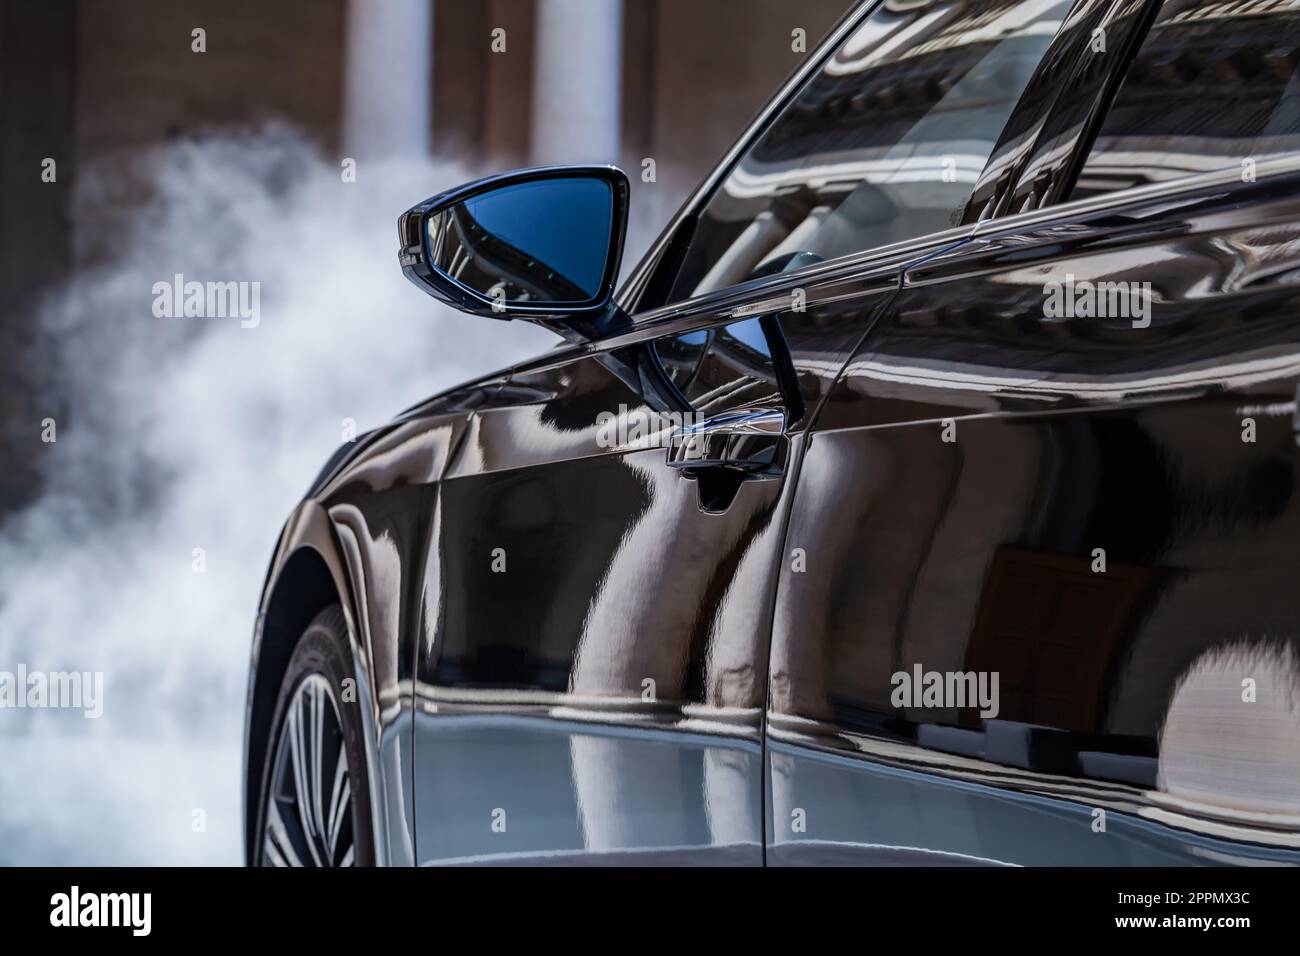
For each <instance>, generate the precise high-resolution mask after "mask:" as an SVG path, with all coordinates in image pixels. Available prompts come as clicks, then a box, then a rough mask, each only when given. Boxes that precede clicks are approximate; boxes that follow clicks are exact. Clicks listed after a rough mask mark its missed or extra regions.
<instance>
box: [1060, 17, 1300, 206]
mask: <svg viewBox="0 0 1300 956" xmlns="http://www.w3.org/2000/svg"><path fill="white" fill-rule="evenodd" d="M1298 66H1300V0H1268V2H1261V0H1254V2H1247V3H1243V2H1241V0H1233V2H1227V0H1220V2H1205V0H1166V2H1165V3H1164V4H1163V5H1162V6H1161V8H1160V11H1159V13H1158V14H1157V17H1156V20H1155V22H1154V24H1153V25H1152V27H1151V30H1150V32H1149V33H1148V35H1147V38H1146V40H1145V41H1144V42H1143V44H1142V47H1141V49H1140V50H1139V51H1138V54H1137V56H1136V57H1135V58H1134V60H1133V63H1132V65H1131V66H1130V67H1129V69H1128V71H1127V73H1126V75H1125V77H1124V81H1123V83H1122V84H1121V86H1120V88H1119V91H1118V92H1117V93H1116V95H1115V99H1114V102H1113V104H1112V106H1111V108H1110V110H1109V112H1108V113H1107V114H1106V117H1105V119H1104V120H1103V121H1102V125H1101V129H1100V130H1099V131H1098V133H1097V138H1096V140H1095V141H1094V142H1093V145H1092V148H1091V151H1090V152H1089V154H1088V158H1087V159H1086V160H1085V161H1084V164H1083V168H1082V170H1081V171H1080V174H1079V178H1078V180H1077V181H1076V183H1075V186H1074V189H1073V191H1072V193H1071V195H1070V198H1071V199H1081V198H1085V197H1088V196H1095V195H1099V194H1102V193H1106V192H1110V191H1112V190H1116V189H1126V188H1128V187H1131V186H1142V185H1146V184H1148V183H1156V182H1166V181H1169V180H1172V179H1177V178H1179V177H1183V176H1190V175H1193V174H1196V173H1204V172H1210V171H1213V170H1221V169H1240V170H1241V172H1242V176H1243V179H1247V180H1249V179H1250V178H1251V177H1253V174H1254V167H1255V165H1256V164H1257V163H1259V162H1260V161H1262V160H1265V159H1271V158H1274V157H1277V156H1281V155H1285V154H1288V153H1295V152H1297V151H1300V69H1298Z"/></svg>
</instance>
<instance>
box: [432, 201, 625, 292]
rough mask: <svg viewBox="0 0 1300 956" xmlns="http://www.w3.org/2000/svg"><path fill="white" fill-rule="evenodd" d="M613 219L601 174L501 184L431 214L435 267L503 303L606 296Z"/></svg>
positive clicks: (611, 202) (433, 263)
mask: <svg viewBox="0 0 1300 956" xmlns="http://www.w3.org/2000/svg"><path fill="white" fill-rule="evenodd" d="M613 219H614V191H613V189H612V187H611V186H610V184H609V183H607V182H605V181H604V180H602V179H592V178H582V177H575V178H570V179H543V180H539V181H536V182H526V183H515V184H513V185H509V186H502V187H500V188H498V189H493V190H490V191H488V192H485V193H480V194H479V195H477V196H474V197H472V198H470V199H466V200H464V201H463V202H459V203H456V204H455V205H453V206H449V207H448V208H446V209H443V210H441V211H439V212H437V213H434V214H432V215H430V216H429V217H428V218H427V219H426V221H425V229H426V231H427V240H428V245H427V250H428V252H427V254H428V256H429V260H430V263H429V264H430V265H431V266H433V268H435V269H437V270H439V271H440V272H443V273H445V274H446V275H448V276H450V277H451V278H453V279H455V280H456V281H457V282H460V283H461V284H462V285H465V286H468V287H469V288H471V289H473V290H474V291H475V292H479V293H481V294H483V295H485V296H488V297H489V298H492V299H496V300H498V301H500V302H501V303H502V304H516V303H518V304H528V303H548V304H550V303H571V304H578V303H584V302H589V301H591V300H593V299H596V298H598V297H599V296H600V294H601V285H602V280H603V279H604V278H605V269H606V265H607V264H608V261H609V255H610V246H611V236H612V233H613Z"/></svg>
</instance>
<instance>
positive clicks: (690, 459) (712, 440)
mask: <svg viewBox="0 0 1300 956" xmlns="http://www.w3.org/2000/svg"><path fill="white" fill-rule="evenodd" d="M788 443H789V439H788V438H786V435H785V412H783V411H781V410H780V409H777V408H749V409H742V410H740V411H736V412H727V413H726V414H724V415H719V416H717V417H716V418H710V419H708V420H707V421H703V422H700V423H699V424H696V425H690V426H686V427H683V428H680V429H678V430H677V431H675V432H673V434H672V435H671V436H669V439H668V467H669V468H680V469H682V472H683V474H684V475H685V476H686V477H688V478H691V477H694V474H693V473H694V472H695V471H697V470H698V469H703V468H725V469H728V470H730V471H738V472H741V473H742V474H743V475H744V476H746V477H750V478H776V477H779V476H780V475H781V473H782V471H783V470H784V468H785V449H786V445H787V444H788Z"/></svg>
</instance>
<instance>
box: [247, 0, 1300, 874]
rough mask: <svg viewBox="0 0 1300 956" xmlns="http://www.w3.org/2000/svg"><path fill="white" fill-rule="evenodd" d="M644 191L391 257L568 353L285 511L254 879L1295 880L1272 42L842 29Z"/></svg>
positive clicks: (1259, 15) (521, 218)
mask: <svg viewBox="0 0 1300 956" xmlns="http://www.w3.org/2000/svg"><path fill="white" fill-rule="evenodd" d="M632 188H635V187H634V186H631V185H629V182H628V180H627V178H626V177H625V176H624V175H623V174H622V173H621V172H620V171H619V170H617V169H614V168H612V167H565V168H553V169H537V170H527V171H523V172H518V173H511V174H507V175H505V176H500V177H496V178H493V179H488V180H484V181H482V182H478V183H474V184H471V185H469V186H466V187H463V188H462V189H459V190H456V191H454V192H452V193H449V194H445V195H443V196H438V197H434V198H433V199H430V200H428V201H426V202H424V203H421V204H419V205H417V206H415V207H414V208H413V209H411V210H410V211H408V212H407V213H406V214H405V215H403V216H402V217H401V220H400V225H399V233H400V252H399V259H400V263H401V266H402V268H403V270H404V271H405V273H406V275H407V276H408V277H409V278H410V279H411V280H412V281H414V282H416V283H418V284H420V285H421V287H422V288H424V289H426V291H428V292H430V293H431V294H432V295H434V296H436V297H437V298H439V299H441V300H443V301H446V302H451V303H453V304H454V305H456V306H457V307H458V308H460V309H462V310H463V311H465V312H468V313H472V314H475V315H480V316H483V317H485V319H525V320H529V321H534V322H540V323H543V324H545V325H547V326H548V327H550V328H552V329H553V330H554V331H555V332H557V333H558V334H559V335H560V336H562V337H563V338H564V340H565V342H564V343H562V346H561V348H559V349H557V350H555V351H552V352H549V353H547V354H546V355H544V356H542V357H541V358H538V359H536V360H535V361H532V362H528V363H525V364H522V365H518V366H515V367H513V368H510V369H507V370H505V371H502V372H498V373H496V374H492V375H488V376H485V377H483V378H481V379H478V380H476V381H473V382H470V383H468V384H465V385H463V386H461V387H459V388H456V389H454V390H452V391H449V392H447V393H444V394H442V395H438V396H436V397H434V398H431V399H429V400H428V401H426V402H424V403H423V404H421V405H419V406H418V407H416V408H413V409H411V410H409V411H407V412H405V413H403V414H402V415H400V416H399V417H398V418H397V419H396V420H394V421H393V422H392V423H391V424H390V425H388V426H386V427H384V428H381V429H378V430H376V431H373V432H370V433H369V434H366V435H364V436H362V437H360V438H359V439H357V441H355V442H354V443H350V444H348V445H345V446H344V447H343V448H342V449H340V450H339V451H338V453H336V454H335V456H334V457H333V458H332V459H331V460H330V461H329V462H328V463H327V464H326V466H325V468H324V470H323V471H322V472H321V474H320V476H319V477H318V478H317V479H316V481H315V482H314V484H313V485H312V487H311V490H310V492H309V493H308V494H307V496H306V497H305V498H304V499H303V501H302V503H301V504H300V505H299V506H298V508H297V509H296V510H295V511H294V513H293V514H292V516H291V517H290V518H289V520H288V522H287V524H286V525H285V528H284V531H283V533H282V535H281V537H280V541H279V545H278V547H277V550H276V553H275V556H274V559H273V560H272V563H271V567H270V571H269V573H268V575H267V581H266V587H265V592H264V594H263V597H262V603H261V608H260V613H259V615H258V618H257V625H256V635H255V638H254V642H253V658H252V673H251V678H250V691H249V697H248V714H247V733H246V762H245V766H246V782H245V801H246V839H247V845H246V850H247V856H248V860H249V861H250V862H252V863H267V864H308V865H311V864H361V863H387V864H449V863H482V862H513V863H518V862H527V863H557V862H558V863H569V862H598V863H622V862H627V863H661V862H670V863H703V864H718V863H735V864H752V865H759V864H763V863H766V864H787V863H853V864H896V863H902V864H926V863H943V864H972V865H982V864H1030V865H1032V864H1066V865H1127V864H1142V865H1160V864H1195V863H1204V864H1232V863H1243V864H1244V863H1252V864H1253V863H1260V862H1290V863H1295V862H1300V655H1297V639H1298V637H1300V503H1298V502H1297V494H1296V489H1297V484H1296V464H1297V438H1296V436H1297V422H1298V419H1297V412H1296V398H1297V383H1298V382H1300V0H1199V2H1198V0H1163V2H1161V0H872V2H867V3H863V4H861V5H860V6H858V7H857V8H856V9H855V10H853V11H851V12H850V14H849V15H847V16H846V17H845V18H844V19H843V20H842V21H841V23H840V24H839V25H838V26H837V27H836V28H835V29H834V30H833V31H832V33H831V35H830V36H829V37H828V38H827V40H826V41H825V43H824V44H823V45H822V47H821V48H820V50H819V51H818V52H817V53H816V54H815V55H813V56H811V57H809V59H808V62H807V64H806V66H804V67H803V68H801V70H800V71H799V72H798V73H797V75H795V76H794V77H792V78H791V80H790V81H789V82H788V83H787V85H786V86H785V87H784V88H783V89H782V90H781V91H780V92H779V93H778V94H777V95H776V97H775V98H774V99H773V100H772V102H771V104H770V105H769V106H768V107H767V108H766V109H765V110H764V111H763V112H762V113H761V115H760V116H759V118H758V119H757V121H756V122H755V123H754V124H753V125H752V127H751V128H750V129H749V130H748V131H747V132H745V134H744V135H743V136H742V137H741V139H740V141H739V142H738V143H737V144H736V146H735V147H734V148H733V149H732V151H731V152H730V153H729V154H728V155H727V156H726V157H724V158H723V159H722V161H721V162H720V163H719V164H718V166H717V168H716V169H715V171H714V172H713V173H712V174H711V175H710V176H709V177H708V178H707V179H706V181H705V182H704V183H703V184H701V186H700V187H699V189H698V190H697V191H696V193H695V194H694V195H693V196H692V197H691V199H690V200H689V201H688V202H687V203H686V204H685V206H684V207H683V208H682V209H681V211H680V212H679V213H678V214H677V215H676V217H675V218H674V219H673V220H672V222H671V223H670V224H669V226H668V228H667V229H666V230H665V231H664V233H663V235H662V236H661V237H660V238H659V240H658V241H657V242H656V243H655V244H654V245H653V247H652V248H651V250H650V252H649V253H648V254H647V255H646V256H645V258H644V259H643V261H642V262H641V263H640V264H639V265H637V266H636V267H635V268H634V269H633V270H632V271H631V272H630V275H629V277H628V278H627V280H626V281H625V282H624V283H623V284H622V287H621V289H620V290H619V291H618V292H617V294H615V282H616V279H617V277H618V275H619V270H620V258H621V249H622V241H623V234H624V228H625V225H626V218H627V210H628V199H629V192H630V189H632ZM467 321H468V320H467Z"/></svg>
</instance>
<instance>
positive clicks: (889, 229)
mask: <svg viewBox="0 0 1300 956" xmlns="http://www.w3.org/2000/svg"><path fill="white" fill-rule="evenodd" d="M1071 5H1072V3H1071V2H1070V0H884V2H882V3H880V4H879V5H878V6H877V7H876V8H875V9H874V10H873V11H872V13H871V14H870V15H869V16H868V17H867V18H866V19H865V20H864V21H863V23H862V24H861V25H860V26H859V27H858V28H857V29H856V30H854V31H853V32H852V33H851V34H850V35H849V36H848V38H847V39H846V40H845V41H844V42H843V44H842V45H841V46H840V48H839V49H838V50H836V51H835V53H834V54H833V55H832V56H831V57H830V59H829V60H828V61H827V62H826V64H825V65H824V66H823V67H822V68H821V69H820V70H818V71H817V72H816V73H815V74H814V75H813V76H812V77H811V78H810V79H809V80H808V82H807V83H806V84H805V86H804V87H803V88H802V89H801V90H800V91H799V92H798V93H797V94H796V95H795V96H794V97H793V99H792V100H791V101H790V102H789V103H788V104H787V106H786V107H785V108H784V109H783V110H782V111H781V112H780V114H779V115H778V116H777V117H776V118H775V119H774V120H773V121H772V122H771V124H770V125H769V126H768V128H767V129H766V130H765V131H764V132H763V133H762V134H761V136H760V137H759V139H758V141H757V142H756V143H755V144H754V145H753V146H752V147H751V148H750V149H749V151H748V152H747V153H745V154H744V155H743V156H742V157H741V159H740V160H739V161H738V162H737V164H736V165H735V166H734V168H733V169H732V170H731V171H730V173H729V174H728V175H727V176H726V177H725V178H724V179H723V180H722V181H721V183H720V184H719V186H718V187H717V189H716V190H715V192H714V194H713V195H712V196H711V197H710V199H709V201H708V203H707V205H706V206H705V207H704V209H703V210H702V212H701V213H700V216H699V220H698V223H697V225H696V227H695V231H694V234H693V235H692V236H691V237H690V239H689V243H688V244H687V246H686V250H685V253H684V255H683V256H682V257H681V258H680V259H679V260H678V261H679V262H680V266H679V267H678V272H677V275H676V277H675V280H674V281H673V283H672V287H671V292H670V294H669V297H668V301H675V300H680V299H684V298H689V297H691V296H696V295H703V294H705V293H708V292H714V291H717V290H718V289H723V288H726V287H728V286H731V285H735V284H736V283H739V282H744V281H745V280H747V279H751V278H757V277H759V276H763V275H769V274H773V273H777V272H788V271H792V270H794V269H799V268H802V267H804V266H807V265H811V264H813V263H816V262H820V261H823V260H827V259H835V258H837V257H840V256H845V255H849V254H852V253H856V252H861V251H864V250H868V249H872V248H875V247H878V246H884V245H888V244H890V243H894V242H899V241H903V240H906V239H911V238H914V237H917V236H921V235H925V234H927V233H931V232H939V231H942V230H944V229H947V228H949V227H951V226H954V225H957V224H959V223H960V221H961V216H962V212H963V210H964V208H965V206H966V203H967V201H968V200H969V198H970V194H971V191H972V190H973V188H974V186H975V182H976V180H977V179H978V178H979V175H980V173H981V172H982V170H983V168H984V164H985V162H986V161H987V160H988V157H989V154H990V153H991V152H992V150H993V147H994V145H995V144H996V142H997V140H998V137H999V135H1000V134H1001V132H1002V129H1003V127H1004V126H1005V125H1006V121H1007V119H1008V117H1009V116H1010V114H1011V111H1012V110H1013V109H1014V107H1015V105H1016V102H1017V100H1018V99H1019V97H1020V95H1021V93H1022V92H1023V91H1024V89H1025V87H1026V86H1027V85H1028V83H1029V80H1030V78H1031V76H1032V75H1033V73H1034V71H1035V69H1036V68H1037V66H1038V63H1039V61H1040V60H1041V59H1042V56H1043V54H1044V52H1045V51H1046V49H1047V47H1048V45H1049V43H1050V42H1051V40H1052V37H1053V36H1054V35H1055V33H1056V31H1057V29H1058V28H1059V27H1060V25H1061V21H1062V20H1063V19H1064V17H1065V15H1066V14H1067V13H1068V12H1069V9H1070V7H1071Z"/></svg>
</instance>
